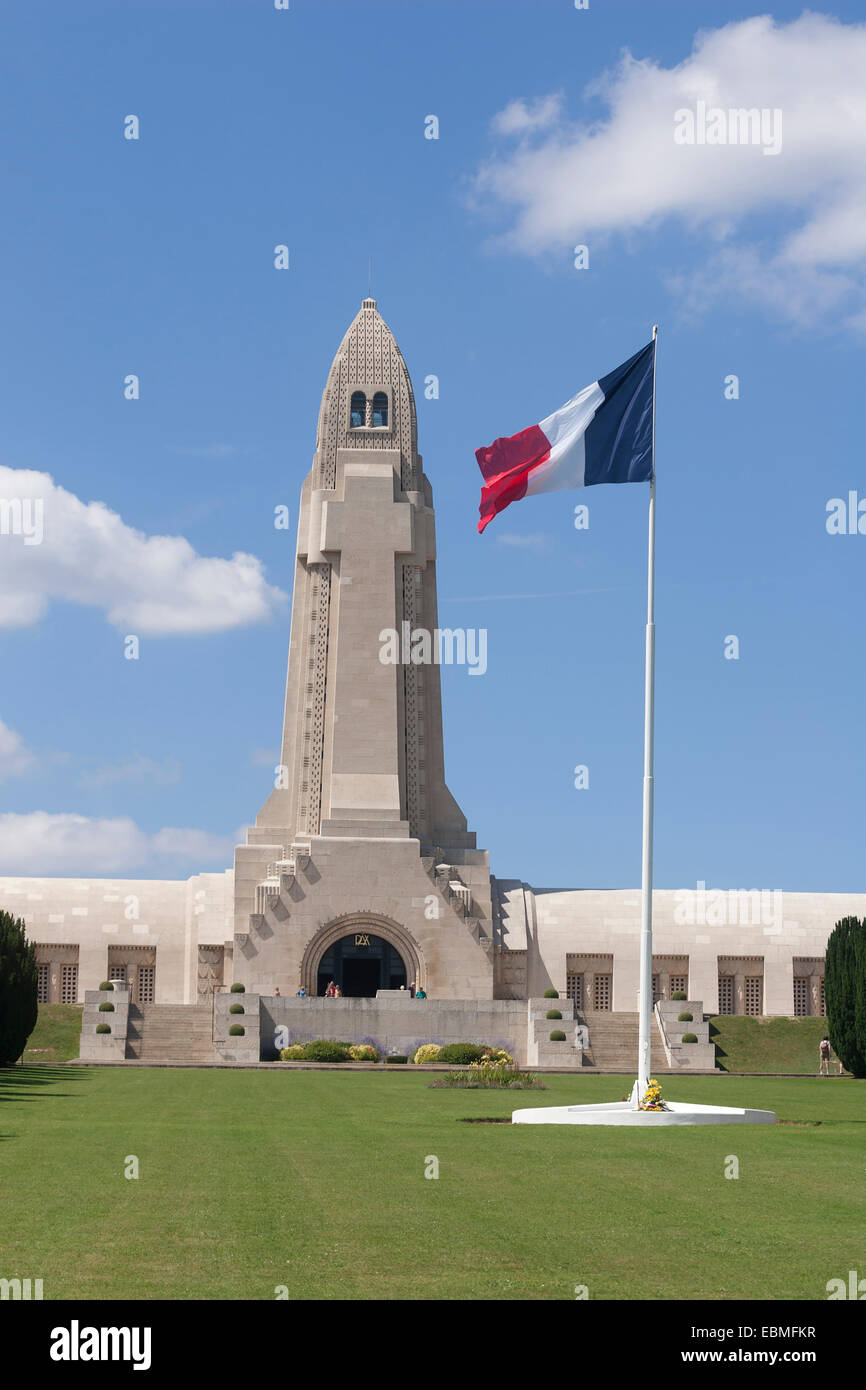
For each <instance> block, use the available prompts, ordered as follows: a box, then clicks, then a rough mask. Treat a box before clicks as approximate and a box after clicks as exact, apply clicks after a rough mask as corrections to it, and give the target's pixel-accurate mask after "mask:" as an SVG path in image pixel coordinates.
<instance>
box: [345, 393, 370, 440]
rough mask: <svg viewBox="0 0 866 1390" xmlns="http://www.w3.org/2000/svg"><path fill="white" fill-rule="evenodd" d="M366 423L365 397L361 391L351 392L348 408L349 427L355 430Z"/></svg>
mask: <svg viewBox="0 0 866 1390" xmlns="http://www.w3.org/2000/svg"><path fill="white" fill-rule="evenodd" d="M366 423H367V397H366V396H365V395H364V392H363V391H353V392H352V404H351V406H350V409H349V427H350V429H353V430H356V429H360V428H363V426H364V425H366Z"/></svg>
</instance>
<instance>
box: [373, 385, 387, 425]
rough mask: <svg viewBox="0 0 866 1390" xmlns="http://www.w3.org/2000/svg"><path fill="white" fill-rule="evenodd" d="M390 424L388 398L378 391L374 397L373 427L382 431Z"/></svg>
mask: <svg viewBox="0 0 866 1390" xmlns="http://www.w3.org/2000/svg"><path fill="white" fill-rule="evenodd" d="M387 424H388V397H387V395H386V394H385V392H384V391H377V392H376V394H375V396H374V397H373V426H374V428H377V427H378V428H379V429H382V428H384V427H387Z"/></svg>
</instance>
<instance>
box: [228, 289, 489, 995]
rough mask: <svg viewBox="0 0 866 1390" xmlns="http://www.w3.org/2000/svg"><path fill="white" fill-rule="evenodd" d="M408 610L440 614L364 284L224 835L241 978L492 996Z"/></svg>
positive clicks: (399, 404) (434, 688)
mask: <svg viewBox="0 0 866 1390" xmlns="http://www.w3.org/2000/svg"><path fill="white" fill-rule="evenodd" d="M419 629H423V630H425V631H426V632H428V633H430V634H433V633H434V632H435V631H436V630H437V629H438V616H437V599H436V542H435V530H434V515H433V495H432V490H431V488H430V484H429V482H428V481H427V478H426V477H425V475H424V473H423V471H422V465H421V457H420V455H419V453H418V438H417V422H416V414H415V400H414V396H413V393H412V383H411V381H410V379H409V373H408V371H407V369H406V364H405V362H404V361H403V357H402V355H401V353H400V349H399V348H398V346H397V344H396V342H395V340H394V338H393V336H392V334H391V332H390V330H389V328H388V327H387V325H386V324H385V322H384V321H383V319H382V318H381V316H380V315H379V312H378V310H377V308H376V301H375V300H373V299H365V300H364V301H363V304H362V306H361V310H360V312H359V313H358V315H357V316H356V318H355V319H354V321H353V323H352V324H351V326H350V328H349V330H348V332H347V333H346V335H345V337H344V338H343V341H342V343H341V344H340V347H339V350H338V352H337V355H336V357H335V358H334V362H333V365H332V367H331V370H330V373H329V375H328V380H327V384H326V386H325V392H324V395H323V397H322V404H321V409H320V411H319V424H318V433H317V438H316V452H315V455H314V458H313V464H312V468H311V470H310V473H309V474H308V476H307V478H306V481H305V482H304V485H303V488H302V490H301V502H300V515H299V521H298V545H297V559H296V564H295V582H294V595H293V603H292V622H291V639H290V646H289V669H288V680H287V684H286V704H285V718H284V723H283V741H282V754H281V758H280V767H279V768H278V769H277V776H276V779H275V789H274V790H273V791H272V792H271V794H270V796H269V797H268V799H267V801H266V802H265V804H264V806H263V807H262V810H261V811H260V813H259V815H258V817H257V819H256V823H255V826H253V827H251V828H250V829H249V830H248V832H247V843H246V844H245V845H241V846H239V847H238V848H237V849H236V851H235V876H234V882H235V924H234V930H235V946H234V978H235V980H236V981H241V982H243V983H244V984H245V985H246V987H247V988H248V989H249V990H254V991H256V992H259V993H262V994H272V993H273V991H274V989H275V988H279V989H280V991H281V993H283V994H287V993H290V994H294V993H295V991H296V990H297V989H298V988H299V987H301V986H304V987H305V988H306V990H307V991H308V993H310V994H316V993H320V992H322V990H323V989H324V987H325V985H326V983H327V982H328V981H329V980H330V979H334V980H335V981H336V983H337V984H339V985H340V986H341V988H342V990H343V993H344V994H349V995H367V996H372V995H375V994H376V992H377V990H378V989H389V988H399V986H400V985H401V984H403V983H406V984H411V982H412V981H413V980H415V981H417V982H418V983H419V985H420V984H423V985H424V987H425V988H426V989H427V991H428V993H429V994H430V995H431V996H433V997H437V998H440V999H442V998H452V999H491V998H492V997H493V947H492V923H491V918H492V913H491V885H490V871H489V863H488V857H487V854H486V852H484V851H481V850H477V849H476V848H475V836H474V834H472V833H470V832H469V831H468V830H467V827H466V819H465V817H464V816H463V814H462V812H461V810H460V808H459V806H458V805H457V803H456V801H455V800H454V798H453V796H452V795H451V793H450V792H449V790H448V787H447V786H446V783H445V770H444V754H443V742H442V705H441V693H440V680H439V666H438V664H437V662H436V661H435V660H433V661H429V660H427V661H424V662H422V663H421V664H415V663H414V662H413V661H412V660H411V659H410V656H411V651H412V650H413V647H412V634H413V633H416V632H417V631H418V630H419ZM388 633H393V634H396V637H397V642H396V643H395V642H393V641H392V642H391V643H390V651H391V653H392V655H391V657H390V659H389V656H388V654H387V651H386V647H387V646H388V644H387V642H386V639H385V637H384V636H383V634H388ZM395 645H396V646H399V648H400V660H399V662H397V663H396V664H395V662H394V660H393V650H394V647H395ZM426 646H427V654H428V655H429V654H430V653H431V652H432V654H434V656H435V654H436V652H437V643H436V641H435V640H432V641H431V642H430V643H429V644H426ZM414 650H415V651H416V652H420V653H421V654H422V655H423V651H422V647H421V644H415V646H414Z"/></svg>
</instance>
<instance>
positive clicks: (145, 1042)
mask: <svg viewBox="0 0 866 1390" xmlns="http://www.w3.org/2000/svg"><path fill="white" fill-rule="evenodd" d="M126 1057H127V1060H128V1061H140V1062H214V1061H217V1060H218V1058H217V1056H216V1054H215V1052H214V1048H213V1032H212V1023H211V1006H210V1004H130V1006H129V1031H128V1033H127V1037H126Z"/></svg>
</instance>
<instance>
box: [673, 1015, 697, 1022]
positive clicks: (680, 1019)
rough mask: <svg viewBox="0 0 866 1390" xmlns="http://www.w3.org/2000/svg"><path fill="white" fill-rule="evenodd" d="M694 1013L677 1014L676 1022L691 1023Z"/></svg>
mask: <svg viewBox="0 0 866 1390" xmlns="http://www.w3.org/2000/svg"><path fill="white" fill-rule="evenodd" d="M693 1019H694V1014H677V1023H691V1022H692V1020H693Z"/></svg>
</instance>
